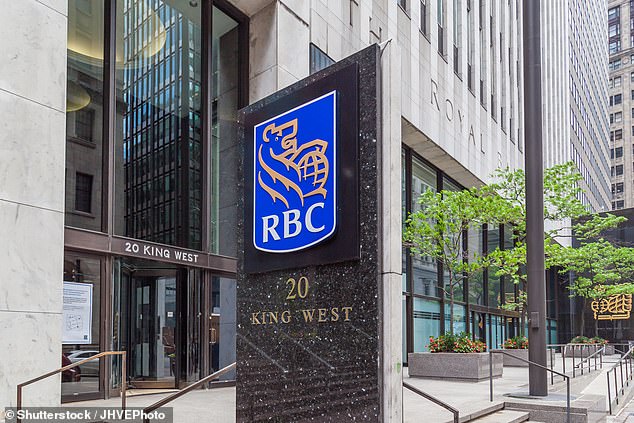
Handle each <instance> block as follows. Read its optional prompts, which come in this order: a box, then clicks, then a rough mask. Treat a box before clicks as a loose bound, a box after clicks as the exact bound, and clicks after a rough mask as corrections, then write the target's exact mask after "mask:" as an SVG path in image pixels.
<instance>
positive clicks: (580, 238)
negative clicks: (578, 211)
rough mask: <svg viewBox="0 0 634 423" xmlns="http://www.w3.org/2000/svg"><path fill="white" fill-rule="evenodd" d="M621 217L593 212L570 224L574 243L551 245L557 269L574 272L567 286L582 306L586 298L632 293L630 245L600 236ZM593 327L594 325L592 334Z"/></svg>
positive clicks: (633, 276) (632, 254)
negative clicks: (615, 242) (573, 245)
mask: <svg viewBox="0 0 634 423" xmlns="http://www.w3.org/2000/svg"><path fill="white" fill-rule="evenodd" d="M625 220H626V219H625V218H624V217H617V216H614V215H611V214H606V215H605V216H599V215H593V216H591V217H590V218H589V219H587V220H585V221H582V222H581V223H578V224H576V225H575V226H574V229H573V232H574V234H575V239H576V240H577V242H578V245H576V246H575V247H574V248H573V247H563V246H560V245H554V246H553V248H552V249H553V251H554V253H553V254H552V255H553V257H556V258H557V263H556V264H557V266H559V268H560V272H561V273H568V272H574V278H573V279H572V280H571V282H570V286H569V289H570V291H571V293H572V294H574V295H576V296H577V297H579V298H580V299H581V303H582V308H584V309H585V306H586V303H587V299H595V298H602V297H609V296H610V295H614V294H632V293H634V283H633V282H632V281H633V280H634V248H631V247H624V246H618V245H614V244H612V243H610V242H609V241H607V240H606V239H605V238H604V237H602V236H601V235H602V232H603V231H604V230H606V229H611V228H614V227H616V226H618V225H619V224H620V223H622V222H624V221H625ZM580 314H581V315H580V316H579V319H580V325H579V326H580V328H581V332H580V334H581V335H584V328H585V313H580ZM597 329H598V327H597V326H596V325H595V335H597V333H596V331H597Z"/></svg>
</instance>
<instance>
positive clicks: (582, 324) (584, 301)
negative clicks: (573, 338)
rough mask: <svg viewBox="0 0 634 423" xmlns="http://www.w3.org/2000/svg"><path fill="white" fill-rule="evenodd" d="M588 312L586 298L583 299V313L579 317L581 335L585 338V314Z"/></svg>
mask: <svg viewBox="0 0 634 423" xmlns="http://www.w3.org/2000/svg"><path fill="white" fill-rule="evenodd" d="M585 310H586V299H585V297H581V313H579V314H580V316H579V323H580V328H579V335H581V336H585V330H586V313H584V312H585Z"/></svg>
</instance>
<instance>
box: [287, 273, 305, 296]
mask: <svg viewBox="0 0 634 423" xmlns="http://www.w3.org/2000/svg"><path fill="white" fill-rule="evenodd" d="M286 285H289V287H290V290H289V291H288V295H287V296H286V299H287V300H294V299H296V298H297V297H299V298H302V299H304V298H306V297H307V296H308V278H307V277H306V276H302V277H300V278H299V279H298V280H297V281H295V278H289V279H288V280H287V281H286Z"/></svg>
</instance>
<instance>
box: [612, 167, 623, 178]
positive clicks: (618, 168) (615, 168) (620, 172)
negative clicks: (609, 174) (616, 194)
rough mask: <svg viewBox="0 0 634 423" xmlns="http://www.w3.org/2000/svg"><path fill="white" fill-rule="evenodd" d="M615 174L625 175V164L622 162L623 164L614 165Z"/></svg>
mask: <svg viewBox="0 0 634 423" xmlns="http://www.w3.org/2000/svg"><path fill="white" fill-rule="evenodd" d="M614 175H616V176H621V175H623V165H622V164H621V165H616V166H615V167H614Z"/></svg>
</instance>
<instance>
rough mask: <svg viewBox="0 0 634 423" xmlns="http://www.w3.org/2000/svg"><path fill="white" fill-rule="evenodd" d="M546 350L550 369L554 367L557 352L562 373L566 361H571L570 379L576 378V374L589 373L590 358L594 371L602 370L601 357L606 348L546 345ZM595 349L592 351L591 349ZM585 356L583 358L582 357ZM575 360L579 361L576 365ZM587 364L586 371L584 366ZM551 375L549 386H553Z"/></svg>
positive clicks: (588, 345)
mask: <svg viewBox="0 0 634 423" xmlns="http://www.w3.org/2000/svg"><path fill="white" fill-rule="evenodd" d="M546 348H547V349H548V350H549V351H550V360H551V362H550V369H551V370H553V369H554V367H555V358H556V354H557V350H559V354H560V357H561V366H562V369H563V370H562V371H563V373H566V374H567V372H566V359H568V358H571V359H572V369H571V370H572V377H573V378H575V377H577V374H578V373H580V375H584V374H585V373H586V371H587V372H588V373H590V372H591V371H592V370H593V368H592V361H593V360H590V359H591V358H593V359H594V370H598V369H602V368H603V356H604V355H605V351H606V346H605V345H603V346H599V345H597V344H548V345H546ZM593 348H594V349H595V350H594V351H592V349H593ZM584 356H585V357H584ZM577 359H579V360H581V361H580V362H579V363H577V362H576V361H577ZM586 363H587V364H588V366H587V369H586V367H584V364H586ZM553 377H554V376H553V375H552V373H551V385H552V384H553Z"/></svg>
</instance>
